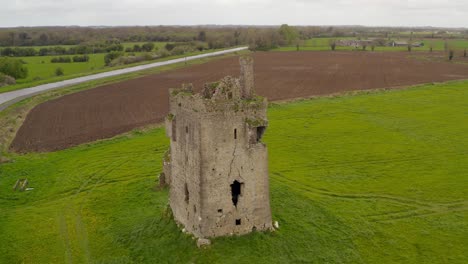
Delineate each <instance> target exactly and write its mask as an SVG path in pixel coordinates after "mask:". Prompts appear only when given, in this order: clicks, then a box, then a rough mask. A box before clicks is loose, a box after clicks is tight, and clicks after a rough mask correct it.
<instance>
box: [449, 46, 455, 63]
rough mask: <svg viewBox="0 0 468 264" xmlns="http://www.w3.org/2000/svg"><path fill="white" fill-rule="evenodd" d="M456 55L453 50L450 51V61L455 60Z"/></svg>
mask: <svg viewBox="0 0 468 264" xmlns="http://www.w3.org/2000/svg"><path fill="white" fill-rule="evenodd" d="M454 55H455V51H454V50H453V49H451V50H450V51H449V61H451V60H453V56H454Z"/></svg>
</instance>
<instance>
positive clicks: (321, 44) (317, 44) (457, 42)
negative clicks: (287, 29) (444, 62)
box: [274, 37, 468, 51]
mask: <svg viewBox="0 0 468 264" xmlns="http://www.w3.org/2000/svg"><path fill="white" fill-rule="evenodd" d="M340 39H355V38H352V37H343V38H339V37H338V38H313V39H308V40H306V41H304V42H303V43H302V44H301V45H300V47H299V49H300V50H310V51H324V50H330V45H329V43H330V41H331V40H340ZM400 41H408V38H406V39H401V40H400ZM414 41H415V42H423V43H424V46H423V47H417V48H416V47H413V49H412V50H413V51H429V47H430V45H432V46H433V50H434V51H444V50H445V40H443V39H434V40H433V39H415V40H414ZM447 41H448V44H449V47H452V48H454V49H457V50H463V49H465V48H466V49H468V40H467V39H450V40H447ZM274 50H276V51H295V50H297V47H296V46H295V45H294V46H286V47H279V48H277V49H274ZM336 50H355V48H354V47H340V46H337V47H336ZM367 50H368V51H370V50H371V47H370V46H369V47H367ZM375 51H408V48H407V47H379V46H376V47H375Z"/></svg>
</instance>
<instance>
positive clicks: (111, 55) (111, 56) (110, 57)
mask: <svg viewBox="0 0 468 264" xmlns="http://www.w3.org/2000/svg"><path fill="white" fill-rule="evenodd" d="M120 56H123V52H121V51H112V52H109V53H107V54H106V56H104V62H105V63H106V65H109V64H110V63H111V61H113V60H115V59H117V58H118V57H120Z"/></svg>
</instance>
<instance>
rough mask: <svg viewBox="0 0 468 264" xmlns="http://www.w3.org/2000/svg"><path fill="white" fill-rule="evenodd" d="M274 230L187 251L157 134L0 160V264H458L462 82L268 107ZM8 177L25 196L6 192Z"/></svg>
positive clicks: (464, 160) (464, 187)
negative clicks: (163, 182)
mask: <svg viewBox="0 0 468 264" xmlns="http://www.w3.org/2000/svg"><path fill="white" fill-rule="evenodd" d="M268 117H269V124H270V125H269V128H268V129H267V132H266V135H265V137H264V142H265V143H266V144H267V146H268V149H269V171H270V191H271V205H272V214H273V219H274V220H277V221H279V225H280V228H279V229H278V230H277V231H275V232H266V233H253V234H250V235H246V236H241V237H237V236H232V237H224V238H217V239H214V240H213V241H212V245H211V247H209V248H207V249H198V248H197V247H196V245H195V240H193V239H192V238H191V237H190V236H189V235H186V234H184V233H182V232H181V231H180V229H179V228H177V226H176V224H175V223H174V221H173V220H172V219H171V217H170V212H169V211H168V210H167V204H168V200H167V199H168V191H167V190H165V189H164V190H160V189H158V188H155V186H157V175H158V174H159V172H160V171H161V162H162V158H163V154H164V152H165V151H166V149H167V148H168V145H169V140H168V139H167V138H166V137H165V134H164V128H162V127H157V128H147V129H141V130H135V131H133V132H130V133H127V134H125V135H121V136H119V137H116V138H113V139H110V140H103V141H99V142H95V143H90V144H84V145H81V146H78V147H75V148H71V149H68V150H63V151H58V152H52V153H41V154H38V153H31V154H25V155H17V154H13V153H10V154H8V157H9V158H10V159H11V162H10V163H4V164H1V165H0V212H1V214H0V234H1V238H2V239H0V263H418V264H419V263H467V262H468V254H467V253H466V249H467V248H468V222H467V217H468V213H467V210H468V151H467V150H468V137H467V134H468V122H466V121H467V120H468V82H466V81H465V82H451V83H446V84H435V85H426V86H418V87H412V88H408V89H405V90H389V91H372V92H359V93H356V94H348V95H342V96H335V97H321V98H315V99H308V100H300V101H296V102H291V103H282V104H275V103H274V104H271V105H270V107H269V110H268ZM19 178H27V179H28V180H29V182H30V187H31V188H34V189H33V190H30V191H26V192H14V191H13V190H12V187H13V185H14V184H15V182H16V180H17V179H19Z"/></svg>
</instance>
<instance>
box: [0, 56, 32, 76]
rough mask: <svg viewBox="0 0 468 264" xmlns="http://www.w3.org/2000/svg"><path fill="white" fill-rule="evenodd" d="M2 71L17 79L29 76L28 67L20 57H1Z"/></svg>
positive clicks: (0, 70)
mask: <svg viewBox="0 0 468 264" xmlns="http://www.w3.org/2000/svg"><path fill="white" fill-rule="evenodd" d="M0 72H1V73H3V74H5V75H9V76H11V77H13V78H15V79H23V78H26V77H28V68H27V67H26V66H24V65H23V63H22V62H21V61H20V60H18V59H13V58H7V57H2V58H0Z"/></svg>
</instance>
